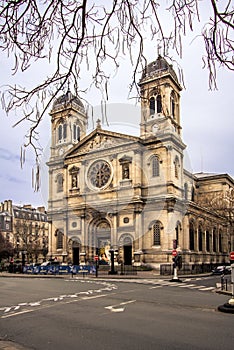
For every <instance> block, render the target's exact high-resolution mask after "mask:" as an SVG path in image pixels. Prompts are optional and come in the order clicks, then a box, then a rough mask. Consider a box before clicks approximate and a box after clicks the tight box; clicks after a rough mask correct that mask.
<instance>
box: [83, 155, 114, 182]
mask: <svg viewBox="0 0 234 350" xmlns="http://www.w3.org/2000/svg"><path fill="white" fill-rule="evenodd" d="M111 176H112V169H111V166H110V164H109V163H108V162H106V161H105V160H98V161H96V162H94V163H93V164H92V165H91V166H90V168H89V170H88V174H87V177H88V181H89V183H90V184H91V186H92V187H95V188H99V189H101V188H103V187H105V186H107V185H108V184H109V183H110V181H111Z"/></svg>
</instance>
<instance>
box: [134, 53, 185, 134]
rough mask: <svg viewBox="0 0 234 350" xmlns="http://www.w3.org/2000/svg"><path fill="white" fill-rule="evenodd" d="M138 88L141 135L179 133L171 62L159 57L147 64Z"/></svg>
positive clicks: (176, 87)
mask: <svg viewBox="0 0 234 350" xmlns="http://www.w3.org/2000/svg"><path fill="white" fill-rule="evenodd" d="M139 86H140V89H141V137H144V138H147V137H152V136H158V135H160V134H163V133H164V134H165V133H168V132H169V133H175V134H177V135H178V136H180V134H181V125H180V91H181V90H182V87H181V86H180V84H179V81H178V78H177V76H176V73H175V71H174V69H173V68H172V65H170V64H168V62H167V61H166V59H165V58H164V57H162V56H160V55H159V56H158V58H157V59H156V61H154V62H151V63H150V64H148V65H147V66H146V68H145V70H144V71H143V74H142V77H141V80H140V82H139Z"/></svg>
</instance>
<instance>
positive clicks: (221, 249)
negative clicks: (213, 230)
mask: <svg viewBox="0 0 234 350" xmlns="http://www.w3.org/2000/svg"><path fill="white" fill-rule="evenodd" d="M219 252H220V253H222V252H223V240H222V231H221V230H220V231H219Z"/></svg>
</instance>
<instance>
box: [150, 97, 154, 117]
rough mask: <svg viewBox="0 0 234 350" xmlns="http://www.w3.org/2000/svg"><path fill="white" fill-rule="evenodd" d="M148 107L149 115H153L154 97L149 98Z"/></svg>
mask: <svg viewBox="0 0 234 350" xmlns="http://www.w3.org/2000/svg"><path fill="white" fill-rule="evenodd" d="M149 107H150V115H152V114H154V113H155V99H154V97H151V98H150V101H149Z"/></svg>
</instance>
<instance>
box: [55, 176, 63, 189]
mask: <svg viewBox="0 0 234 350" xmlns="http://www.w3.org/2000/svg"><path fill="white" fill-rule="evenodd" d="M56 182H57V192H63V175H62V174H58V176H57V179H56Z"/></svg>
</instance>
